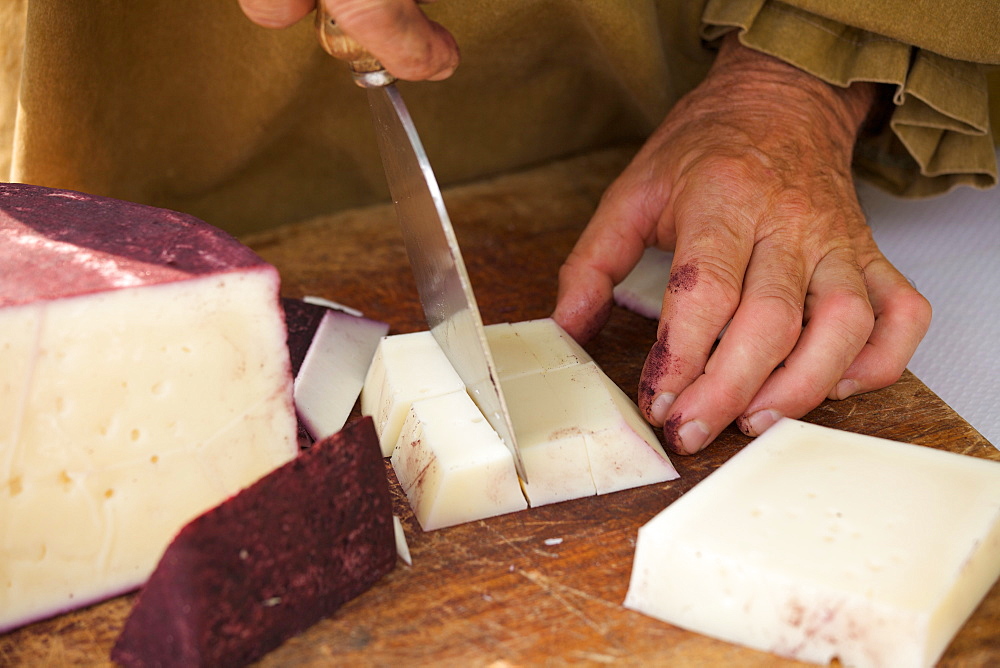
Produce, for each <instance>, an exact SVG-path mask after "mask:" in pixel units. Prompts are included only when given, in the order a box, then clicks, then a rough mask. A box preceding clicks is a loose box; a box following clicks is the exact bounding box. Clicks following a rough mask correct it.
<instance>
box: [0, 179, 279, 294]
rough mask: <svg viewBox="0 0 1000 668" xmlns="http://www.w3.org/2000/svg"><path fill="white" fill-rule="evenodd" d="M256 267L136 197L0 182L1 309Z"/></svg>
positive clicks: (226, 241)
mask: <svg viewBox="0 0 1000 668" xmlns="http://www.w3.org/2000/svg"><path fill="white" fill-rule="evenodd" d="M251 267H259V268H261V269H264V270H269V271H273V268H271V267H269V265H267V264H266V263H265V262H264V260H262V259H261V258H260V257H259V256H258V255H257V254H256V253H254V252H253V251H252V250H250V249H249V248H247V247H246V246H244V245H243V244H242V243H240V242H239V241H238V240H237V239H235V238H234V237H233V236H231V235H229V234H227V233H226V232H224V231H222V230H220V229H219V228H217V227H214V226H212V225H209V224H208V223H206V222H204V221H202V220H199V219H198V218H195V217H194V216H191V215H188V214H184V213H179V212H176V211H170V210H167V209H161V208H157V207H152V206H146V205H143V204H136V203H134V202H126V201H123V200H118V199H112V198H110V197H100V196H97V195H89V194H86V193H80V192H75V191H71V190H58V189H54V188H44V187H42V186H33V185H26V184H21V183H0V276H2V279H3V280H2V281H0V307H2V306H13V305H18V304H27V303H30V302H32V301H36V300H49V299H60V298H65V297H74V296H79V295H85V294H91V293H95V292H101V291H104V290H114V289H120V288H129V287H140V286H144V285H153V284H156V283H167V282H171V281H179V280H185V279H189V278H193V277H197V276H205V275H211V274H217V273H228V272H233V271H241V270H245V269H248V268H251Z"/></svg>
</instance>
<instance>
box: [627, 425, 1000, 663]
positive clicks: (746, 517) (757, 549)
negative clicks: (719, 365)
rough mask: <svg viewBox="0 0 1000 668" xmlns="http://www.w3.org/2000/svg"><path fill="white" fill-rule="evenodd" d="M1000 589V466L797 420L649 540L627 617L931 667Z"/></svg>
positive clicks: (738, 639)
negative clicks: (993, 589)
mask: <svg viewBox="0 0 1000 668" xmlns="http://www.w3.org/2000/svg"><path fill="white" fill-rule="evenodd" d="M998 575H1000V463H998V462H992V461H989V460H983V459H976V458H973V457H968V456H964V455H958V454H954V453H949V452H944V451H940V450H934V449H931V448H926V447H919V446H915V445H908V444H903V443H896V442H892V441H887V440H884V439H878V438H874V437H870V436H862V435H858V434H852V433H848V432H843V431H838V430H833V429H829V428H825V427H820V426H816V425H811V424H808V423H805V422H800V421H795V420H789V419H784V420H781V421H779V422H778V423H777V424H775V425H774V426H773V427H771V428H770V429H769V430H767V431H766V432H765V433H764V434H763V435H761V436H760V437H758V438H757V439H756V440H755V441H753V442H752V443H751V444H750V445H748V446H747V447H746V448H744V449H743V450H742V451H741V452H739V453H738V454H737V455H735V456H734V457H733V458H732V459H731V460H729V461H728V462H727V463H725V464H723V465H722V466H721V467H720V468H719V469H718V470H717V471H715V472H714V473H712V474H711V475H710V476H708V477H707V478H706V479H705V480H703V481H702V482H701V483H699V484H698V485H696V486H695V487H694V488H693V489H692V490H691V491H689V492H687V493H686V494H685V495H684V496H682V497H681V498H680V499H679V500H677V501H676V502H674V503H673V504H671V505H670V506H668V507H667V508H666V509H665V510H663V511H662V512H661V513H660V514H659V515H657V516H656V517H654V518H653V519H652V520H650V521H649V522H648V523H647V524H646V525H644V526H643V527H642V528H640V530H639V537H638V542H637V545H636V551H635V560H634V564H633V568H632V577H631V582H630V584H629V589H628V594H627V597H626V599H625V605H626V606H627V607H629V608H632V609H634V610H638V611H640V612H643V613H645V614H647V615H651V616H653V617H657V618H659V619H662V620H664V621H667V622H670V623H672V624H675V625H677V626H680V627H683V628H686V629H690V630H693V631H697V632H699V633H703V634H705V635H710V636H714V637H716V638H721V639H723V640H727V641H730V642H734V643H739V644H743V645H747V646H749V647H753V648H757V649H761V650H765V651H769V652H773V653H775V654H779V655H782V656H785V657H790V658H794V659H798V660H801V661H809V662H814V663H819V664H827V663H828V662H830V661H831V660H832V659H833V658H834V657H837V658H839V660H840V662H841V663H842V664H844V665H849V666H931V665H933V664H934V663H935V662H936V661H937V659H938V658H939V657H940V656H941V654H942V652H943V651H944V650H945V648H946V647H947V645H948V643H949V642H950V641H951V638H952V637H953V636H954V634H955V632H956V631H957V630H958V629H959V628H960V626H961V625H962V624H963V622H964V621H965V620H966V618H967V617H968V616H969V615H970V614H971V612H972V610H973V609H974V608H975V607H976V605H977V604H978V603H979V601H980V600H981V599H982V597H983V596H984V595H985V594H986V592H987V591H988V590H989V588H990V586H991V585H992V583H993V582H994V581H995V580H996V579H997V577H998Z"/></svg>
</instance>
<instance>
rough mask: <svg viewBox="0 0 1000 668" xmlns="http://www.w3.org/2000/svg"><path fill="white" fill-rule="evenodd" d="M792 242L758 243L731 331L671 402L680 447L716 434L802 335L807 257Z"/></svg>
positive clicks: (671, 441)
mask: <svg viewBox="0 0 1000 668" xmlns="http://www.w3.org/2000/svg"><path fill="white" fill-rule="evenodd" d="M788 248H789V244H787V243H783V242H782V241H781V240H780V239H775V238H772V239H763V240H761V241H758V243H757V244H756V245H755V247H754V249H753V255H752V257H751V258H750V261H749V263H748V266H747V271H746V276H745V279H744V282H743V288H742V295H741V297H740V300H739V304H738V307H737V308H736V311H735V313H734V314H733V316H732V322H731V323H730V324H729V327H728V329H727V330H726V335H725V336H724V337H723V338H722V339H721V340H720V341H719V344H718V346H717V347H716V349H715V351H714V352H712V353H711V357H709V359H708V360H707V362H706V363H705V370H704V373H703V374H701V375H700V376H699V377H697V378H696V379H695V380H694V381H693V382H692V383H691V384H690V386H689V387H687V388H686V389H684V390H683V391H682V393H681V394H679V395H678V396H677V398H676V400H675V401H674V402H673V404H672V405H671V407H670V408H671V415H670V416H669V417H668V418H667V420H666V423H665V426H664V438H665V440H666V442H667V445H668V446H670V447H671V448H672V449H673V450H674V451H675V452H678V453H681V454H692V453H695V452H697V451H699V450H700V449H702V448H704V447H705V446H706V445H707V444H708V443H710V442H711V441H712V440H714V439H715V437H716V436H718V434H719V433H720V432H721V431H722V430H723V429H725V427H726V426H727V425H728V424H729V423H730V422H732V421H733V419H735V418H736V417H737V416H739V415H740V414H742V413H743V412H744V411H745V410H746V407H747V405H748V404H749V403H750V401H751V400H752V399H753V397H754V396H755V395H756V393H757V391H758V389H759V388H760V387H761V386H762V385H763V384H764V382H765V381H766V380H767V378H768V377H769V376H770V374H771V373H772V371H773V370H774V369H775V367H777V366H778V365H779V364H780V363H781V361H782V360H783V359H785V358H786V357H787V355H788V354H789V352H790V351H791V350H792V349H793V347H794V345H795V342H796V341H797V340H798V338H799V334H800V332H801V323H802V309H803V298H804V295H805V290H806V287H805V286H806V279H805V270H804V267H803V260H802V257H801V256H800V255H798V254H795V253H792V252H789V251H788ZM702 336H703V334H702ZM667 387H668V388H669V384H667Z"/></svg>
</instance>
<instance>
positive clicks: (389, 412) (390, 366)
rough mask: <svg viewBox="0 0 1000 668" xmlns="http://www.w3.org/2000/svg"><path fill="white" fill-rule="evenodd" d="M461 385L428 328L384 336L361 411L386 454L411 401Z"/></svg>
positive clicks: (460, 388)
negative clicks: (373, 428) (369, 418)
mask: <svg viewBox="0 0 1000 668" xmlns="http://www.w3.org/2000/svg"><path fill="white" fill-rule="evenodd" d="M464 389H465V383H463V382H462V379H461V378H460V377H459V375H458V373H457V372H456V371H455V369H453V368H452V366H451V364H450V363H449V362H448V358H447V357H446V356H445V354H444V351H443V350H441V347H440V346H439V345H438V343H437V341H435V340H434V336H433V335H432V334H431V333H430V332H412V333H410V334H395V335H393V336H386V337H384V338H382V340H381V341H379V344H378V348H377V349H376V351H375V356H374V358H373V359H372V363H371V366H370V367H369V369H368V373H367V375H366V376H365V382H364V386H363V388H362V390H361V414H362V415H370V416H371V417H372V419H373V420H374V422H375V431H377V432H378V436H379V443H380V445H381V446H382V455H383V456H384V457H388V456H389V455H391V454H392V449H393V447H395V445H396V441H398V440H399V431H400V429H402V427H403V420H405V419H406V415H407V413H409V411H410V406H411V405H412V404H413V402H414V401H417V400H418V399H426V398H428V397H434V396H439V395H442V394H448V393H449V392H455V391H456V390H463V391H464Z"/></svg>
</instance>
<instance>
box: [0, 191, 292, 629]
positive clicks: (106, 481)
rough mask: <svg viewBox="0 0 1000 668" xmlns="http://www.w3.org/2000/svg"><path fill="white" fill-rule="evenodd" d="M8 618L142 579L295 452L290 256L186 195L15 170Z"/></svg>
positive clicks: (3, 288)
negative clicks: (230, 228)
mask: <svg viewBox="0 0 1000 668" xmlns="http://www.w3.org/2000/svg"><path fill="white" fill-rule="evenodd" d="M0 269H2V272H3V280H2V281H0V631H3V630H5V629H9V628H12V627H14V626H17V625H20V624H24V623H27V622H29V621H32V620H35V619H39V618H42V617H46V616H49V615H52V614H56V613H58V612H61V611H64V610H67V609H70V608H74V607H79V606H82V605H86V604H88V603H90V602H93V601H96V600H100V599H103V598H107V597H110V596H113V595H115V594H118V593H121V592H124V591H127V590H130V589H133V588H135V587H137V586H139V585H140V584H141V583H142V582H144V581H145V579H146V578H147V577H148V576H149V574H150V573H151V572H152V570H153V567H154V566H155V565H156V562H157V560H158V559H159V557H160V555H161V554H162V553H163V550H164V548H165V547H166V545H167V544H168V543H169V541H170V539H171V538H172V537H173V536H174V534H175V533H176V531H177V530H178V529H179V528H180V527H181V526H183V525H184V524H185V523H186V522H187V521H188V520H190V519H191V518H192V517H194V516H196V515H198V514H199V513H201V512H202V511H204V510H205V509H207V508H210V507H212V506H214V505H216V504H217V503H219V502H220V501H222V500H223V499H225V498H226V497H228V496H229V495H232V494H234V493H236V492H237V491H239V490H240V489H241V488H242V487H244V486H246V485H248V484H250V483H252V482H254V481H255V480H257V479H258V478H260V477H261V476H263V475H264V474H266V473H268V472H269V471H271V470H272V469H274V468H276V467H277V466H279V465H281V464H283V463H284V462H287V461H288V460H290V459H292V458H293V457H294V456H295V455H296V453H297V447H296V438H295V436H296V422H295V414H294V410H293V406H292V381H291V374H290V367H289V357H288V350H287V348H286V344H285V338H286V334H285V326H284V322H283V318H282V312H281V308H280V306H279V302H278V287H279V278H278V274H277V271H276V270H275V269H274V268H273V267H271V266H269V265H267V264H265V263H264V262H263V261H262V260H261V259H260V258H259V257H257V256H256V255H255V254H254V253H253V252H251V251H250V250H249V249H247V248H246V247H244V246H243V245H242V244H240V243H239V242H237V241H236V240H235V239H233V238H232V237H230V236H228V235H226V234H224V233H222V232H221V231H219V230H217V229H215V228H213V227H211V226H209V225H207V224H205V223H203V222H201V221H198V220H197V219H194V218H192V217H190V216H185V215H182V214H178V213H175V212H170V211H165V210H161V209H154V208H151V207H145V206H139V205H135V204H130V203H127V202H121V201H117V200H111V199H106V198H99V197H92V196H89V195H84V194H81V193H74V192H69V191H59V190H51V189H46V188H39V187H35V186H27V185H11V184H7V185H0Z"/></svg>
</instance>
